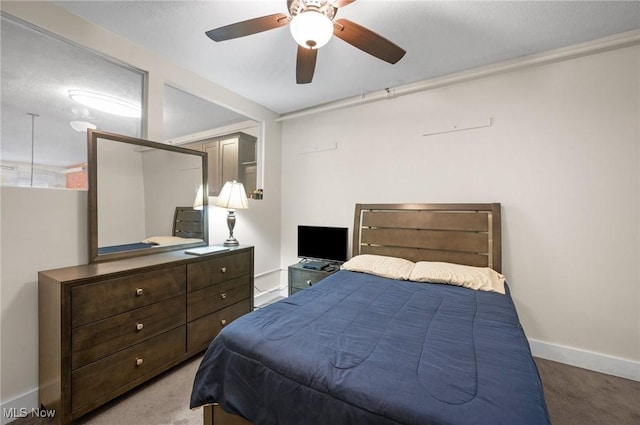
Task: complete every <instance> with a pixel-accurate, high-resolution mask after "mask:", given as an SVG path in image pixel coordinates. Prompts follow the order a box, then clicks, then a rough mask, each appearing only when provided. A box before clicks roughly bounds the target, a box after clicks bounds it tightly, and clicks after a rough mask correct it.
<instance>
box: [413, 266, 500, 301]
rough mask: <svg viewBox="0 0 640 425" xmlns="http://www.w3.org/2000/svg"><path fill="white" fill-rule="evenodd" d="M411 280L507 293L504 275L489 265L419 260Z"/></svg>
mask: <svg viewBox="0 0 640 425" xmlns="http://www.w3.org/2000/svg"><path fill="white" fill-rule="evenodd" d="M409 280H411V281H414V282H431V283H446V284H449V285H456V286H463V287H465V288H469V289H475V290H478V291H491V292H497V293H499V294H504V293H505V291H504V281H505V278H504V276H503V275H501V274H500V273H498V272H496V271H495V270H493V269H491V268H489V267H473V266H464V265H462V264H453V263H440V262H432V261H419V262H417V263H416V264H415V266H414V267H413V269H412V270H411V273H410V274H409Z"/></svg>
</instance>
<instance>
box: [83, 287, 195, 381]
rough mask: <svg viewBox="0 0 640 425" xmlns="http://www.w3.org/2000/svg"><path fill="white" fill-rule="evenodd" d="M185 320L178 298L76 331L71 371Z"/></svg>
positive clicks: (113, 317) (181, 323)
mask: <svg viewBox="0 0 640 425" xmlns="http://www.w3.org/2000/svg"><path fill="white" fill-rule="evenodd" d="M185 317H186V312H185V303H184V296H178V297H174V298H170V299H168V300H166V301H161V302H159V303H155V304H151V305H149V306H146V307H142V308H138V309H135V310H132V311H129V312H127V313H122V314H118V315H116V316H112V317H109V318H107V319H104V320H99V321H97V322H93V323H90V324H88V325H85V326H80V327H77V328H75V329H73V331H72V333H71V352H72V354H71V368H72V369H77V368H79V367H82V366H84V365H87V364H89V363H91V362H94V361H96V360H99V359H101V358H103V357H106V356H108V355H110V354H111V353H114V352H116V351H120V350H122V349H124V348H127V347H129V346H132V345H134V344H137V343H139V342H142V341H144V340H146V339H149V338H151V337H154V336H156V335H158V334H161V333H163V332H166V331H168V330H170V329H173V328H175V327H178V326H180V325H183V324H184V323H186V320H185Z"/></svg>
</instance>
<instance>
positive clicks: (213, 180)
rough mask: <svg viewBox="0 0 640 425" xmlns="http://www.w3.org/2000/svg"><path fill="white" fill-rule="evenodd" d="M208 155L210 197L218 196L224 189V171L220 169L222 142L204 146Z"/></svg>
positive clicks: (209, 143)
mask: <svg viewBox="0 0 640 425" xmlns="http://www.w3.org/2000/svg"><path fill="white" fill-rule="evenodd" d="M204 151H205V152H206V153H207V180H208V186H209V196H218V194H219V193H220V188H221V187H222V175H221V174H222V170H221V169H220V142H218V141H215V142H208V143H205V145H204Z"/></svg>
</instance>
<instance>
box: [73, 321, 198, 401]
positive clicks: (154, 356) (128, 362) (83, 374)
mask: <svg viewBox="0 0 640 425" xmlns="http://www.w3.org/2000/svg"><path fill="white" fill-rule="evenodd" d="M184 342H185V328H184V326H181V327H179V328H176V329H174V330H172V331H169V332H166V333H163V334H160V335H158V336H155V337H153V338H151V339H149V340H147V341H144V342H141V343H140V344H137V345H134V346H132V347H129V348H127V349H125V350H122V351H119V352H117V353H115V354H112V355H111V356H109V357H105V358H104V359H102V360H98V361H97V362H94V363H91V364H89V365H87V366H85V367H82V368H80V369H76V370H75V371H73V372H72V373H71V410H72V411H75V410H78V409H80V408H82V407H83V406H85V405H87V404H89V403H91V402H94V401H96V400H98V399H100V398H102V397H107V396H110V395H111V393H113V392H117V391H118V390H119V389H120V388H122V387H125V386H126V385H127V384H129V383H131V382H133V381H135V380H136V379H139V378H142V377H143V376H145V375H151V374H152V373H153V372H154V370H156V369H159V368H162V367H163V366H165V365H166V364H168V363H169V362H171V361H173V360H175V359H178V358H179V357H181V356H182V355H184V354H185V344H184Z"/></svg>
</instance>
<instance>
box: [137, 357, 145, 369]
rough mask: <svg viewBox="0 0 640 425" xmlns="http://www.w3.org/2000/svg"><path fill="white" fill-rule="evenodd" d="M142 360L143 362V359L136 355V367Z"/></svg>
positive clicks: (140, 364)
mask: <svg viewBox="0 0 640 425" xmlns="http://www.w3.org/2000/svg"><path fill="white" fill-rule="evenodd" d="M143 362H144V359H141V358H140V357H137V358H136V367H138V366H142V363H143Z"/></svg>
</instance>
